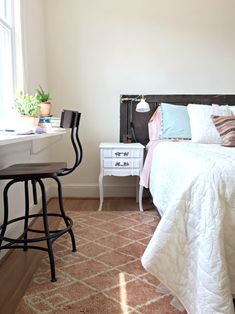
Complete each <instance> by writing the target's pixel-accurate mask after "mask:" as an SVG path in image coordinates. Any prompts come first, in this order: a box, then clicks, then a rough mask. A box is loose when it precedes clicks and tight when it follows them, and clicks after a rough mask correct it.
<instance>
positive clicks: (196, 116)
mask: <svg viewBox="0 0 235 314" xmlns="http://www.w3.org/2000/svg"><path fill="white" fill-rule="evenodd" d="M188 113H189V118H190V126H191V133H192V141H193V142H198V143H211V144H213V143H215V144H220V143H221V139H220V136H219V133H218V132H217V130H216V127H215V126H214V124H213V122H212V120H211V116H212V115H220V116H230V115H232V111H231V110H230V109H229V107H228V106H219V105H212V106H209V105H200V104H199V105H197V104H189V105H188Z"/></svg>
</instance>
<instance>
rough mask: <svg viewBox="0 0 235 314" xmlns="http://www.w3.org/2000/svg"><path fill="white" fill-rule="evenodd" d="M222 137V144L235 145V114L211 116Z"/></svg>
mask: <svg viewBox="0 0 235 314" xmlns="http://www.w3.org/2000/svg"><path fill="white" fill-rule="evenodd" d="M211 119H212V121H213V122H214V125H215V127H216V129H217V131H218V132H219V135H220V137H221V139H222V143H221V145H222V146H228V147H235V116H213V115H212V116H211Z"/></svg>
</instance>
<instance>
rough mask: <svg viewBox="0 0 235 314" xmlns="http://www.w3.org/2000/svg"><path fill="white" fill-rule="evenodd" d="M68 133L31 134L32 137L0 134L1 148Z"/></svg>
mask: <svg viewBox="0 0 235 314" xmlns="http://www.w3.org/2000/svg"><path fill="white" fill-rule="evenodd" d="M65 133H66V131H63V132H61V131H60V132H53V133H43V134H30V135H17V134H9V133H7V134H1V133H0V146H3V145H9V144H15V143H20V142H27V141H33V140H40V139H44V138H48V137H53V136H58V135H63V134H65Z"/></svg>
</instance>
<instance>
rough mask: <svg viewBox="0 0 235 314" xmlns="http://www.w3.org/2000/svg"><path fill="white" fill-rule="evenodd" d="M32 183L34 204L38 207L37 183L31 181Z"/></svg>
mask: <svg viewBox="0 0 235 314" xmlns="http://www.w3.org/2000/svg"><path fill="white" fill-rule="evenodd" d="M31 183H32V189H33V203H34V205H37V203H38V198H37V189H36V181H35V180H31Z"/></svg>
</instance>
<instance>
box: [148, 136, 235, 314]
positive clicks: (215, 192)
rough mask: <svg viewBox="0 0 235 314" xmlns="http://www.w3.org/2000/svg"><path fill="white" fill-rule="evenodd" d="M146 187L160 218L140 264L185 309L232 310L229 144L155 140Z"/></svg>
mask: <svg viewBox="0 0 235 314" xmlns="http://www.w3.org/2000/svg"><path fill="white" fill-rule="evenodd" d="M150 191H151V193H152V195H153V201H154V204H155V205H156V206H157V207H158V209H159V210H160V212H161V214H162V219H161V221H160V223H159V225H158V227H157V229H156V231H155V233H154V235H153V238H152V239H151V241H150V243H149V245H148V247H147V249H146V251H145V253H144V255H143V257H142V264H143V266H144V267H145V268H146V270H148V271H149V272H150V273H152V274H153V275H155V276H156V277H158V278H159V280H160V281H161V282H162V283H163V284H164V285H165V286H166V287H168V288H169V289H170V290H171V291H172V293H173V294H174V295H175V296H177V297H178V298H179V300H180V301H181V302H182V304H183V305H184V307H185V308H186V310H187V312H188V313H190V314H197V313H200V314H212V313H213V314H216V313H221V314H230V313H234V308H233V304H232V293H233V294H235V148H225V147H221V146H219V145H214V144H196V143H168V142H165V143H160V144H159V145H157V147H156V148H155V151H154V155H153V162H152V169H151V176H150Z"/></svg>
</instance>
